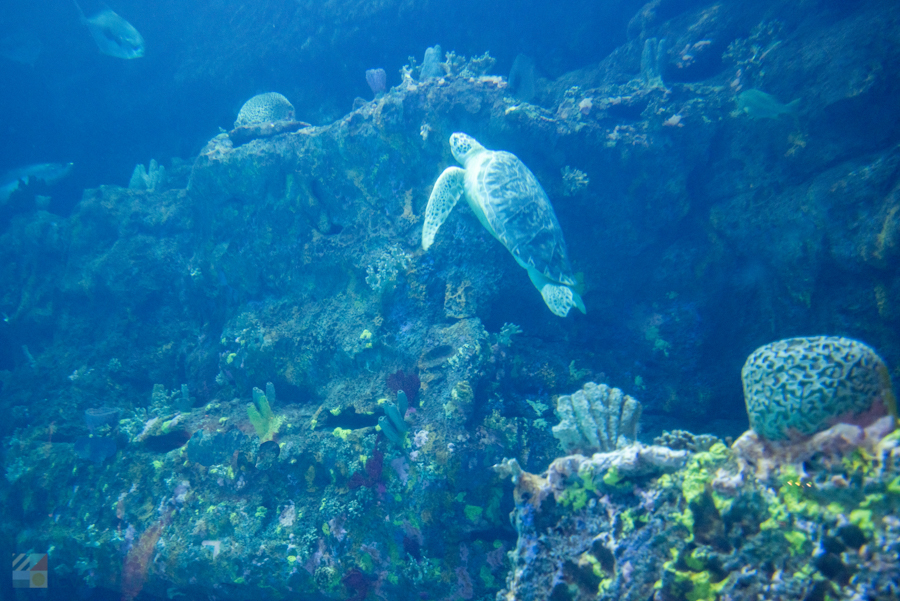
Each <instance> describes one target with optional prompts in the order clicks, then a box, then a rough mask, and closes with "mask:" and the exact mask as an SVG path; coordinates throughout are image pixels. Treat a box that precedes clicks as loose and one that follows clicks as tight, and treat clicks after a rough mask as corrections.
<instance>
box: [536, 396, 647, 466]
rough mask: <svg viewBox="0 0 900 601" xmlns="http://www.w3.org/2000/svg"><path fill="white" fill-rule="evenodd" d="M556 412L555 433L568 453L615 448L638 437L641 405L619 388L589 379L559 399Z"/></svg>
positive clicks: (611, 449) (612, 449)
mask: <svg viewBox="0 0 900 601" xmlns="http://www.w3.org/2000/svg"><path fill="white" fill-rule="evenodd" d="M556 415H557V416H558V417H559V419H560V423H559V424H557V425H556V426H553V436H555V437H556V438H557V439H558V440H559V444H560V446H562V448H563V450H564V451H566V452H567V453H571V452H573V451H593V450H599V451H614V450H616V449H618V448H621V447H623V446H626V445H628V444H629V443H630V442H632V441H634V440H635V438H636V437H637V429H638V420H639V419H640V417H641V404H640V403H639V402H637V401H636V400H634V399H633V398H631V397H630V396H628V395H627V394H625V393H624V392H622V391H621V390H619V389H618V388H610V387H609V386H607V385H606V384H600V385H597V384H594V383H593V382H588V383H587V384H585V385H584V387H583V388H582V389H581V390H579V391H577V392H575V393H574V394H571V395H561V396H560V397H559V398H558V399H557V400H556Z"/></svg>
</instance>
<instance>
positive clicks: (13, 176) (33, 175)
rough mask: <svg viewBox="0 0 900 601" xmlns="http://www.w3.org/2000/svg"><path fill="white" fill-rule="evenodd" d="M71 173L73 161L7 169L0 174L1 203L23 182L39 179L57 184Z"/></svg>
mask: <svg viewBox="0 0 900 601" xmlns="http://www.w3.org/2000/svg"><path fill="white" fill-rule="evenodd" d="M70 173H72V163H40V164H37V165H26V166H25V167H19V168H18V169H13V170H12V171H7V172H6V173H4V174H3V175H2V176H0V203H5V202H6V201H7V200H9V197H10V196H11V195H12V193H13V192H15V191H16V190H18V189H19V186H20V185H21V184H22V183H26V184H27V183H29V182H31V180H32V179H39V180H42V181H44V182H45V183H47V184H55V183H56V182H58V181H59V180H61V179H62V178H64V177H66V176H67V175H69V174H70Z"/></svg>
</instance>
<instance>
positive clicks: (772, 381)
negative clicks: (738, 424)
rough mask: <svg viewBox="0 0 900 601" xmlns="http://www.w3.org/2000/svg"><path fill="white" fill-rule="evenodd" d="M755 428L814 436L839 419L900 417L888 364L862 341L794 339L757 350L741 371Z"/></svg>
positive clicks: (770, 435)
mask: <svg viewBox="0 0 900 601" xmlns="http://www.w3.org/2000/svg"><path fill="white" fill-rule="evenodd" d="M741 380H742V381H743V384H744V402H745V403H746V404H747V413H748V414H749V415H750V427H751V428H753V430H754V431H756V433H757V434H759V435H760V436H762V437H763V438H766V439H768V440H784V439H788V438H795V437H797V436H810V435H812V434H815V433H816V432H819V431H822V430H825V429H827V428H829V427H830V426H832V425H834V424H836V423H839V422H849V423H858V424H861V425H867V424H868V423H870V422H872V421H873V420H874V419H877V418H878V417H881V416H884V415H886V414H891V415H895V416H896V400H895V398H894V394H893V391H892V389H891V379H890V376H889V375H888V370H887V367H886V366H885V364H884V361H882V360H881V357H879V356H878V355H877V354H876V353H875V351H874V350H872V349H871V348H870V347H868V346H867V345H865V344H863V343H862V342H859V341H856V340H851V339H849V338H841V337H838V336H813V337H808V338H788V339H786V340H779V341H777V342H772V343H770V344H767V345H765V346H762V347H760V348H758V349H756V350H755V351H754V352H753V354H751V355H750V356H749V357H748V358H747V361H746V363H744V368H743V369H742V370H741Z"/></svg>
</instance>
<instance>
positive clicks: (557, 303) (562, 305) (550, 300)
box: [528, 267, 587, 317]
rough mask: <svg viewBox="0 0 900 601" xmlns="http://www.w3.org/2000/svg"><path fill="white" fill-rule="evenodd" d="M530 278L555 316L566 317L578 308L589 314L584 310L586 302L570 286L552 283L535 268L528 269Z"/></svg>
mask: <svg viewBox="0 0 900 601" xmlns="http://www.w3.org/2000/svg"><path fill="white" fill-rule="evenodd" d="M528 277H530V278H531V283H532V284H534V287H535V288H537V289H538V290H540V292H541V296H543V297H544V302H545V303H547V306H548V307H550V310H551V311H553V314H554V315H559V316H560V317H565V316H566V315H568V314H569V309H571V308H572V307H578V310H579V311H581V312H582V313H587V311H586V310H585V308H584V301H582V300H581V297H580V296H579V295H578V293H577V292H575V291H574V290H572V289H571V288H569V287H568V286H564V285H562V284H556V283H554V282H551V281H550V280H549V279H547V278H546V277H545V276H544V275H543V274H541V273H540V272H538V271H537V270H536V269H534V268H533V267H532V268H530V269H528Z"/></svg>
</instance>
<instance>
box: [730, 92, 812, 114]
mask: <svg viewBox="0 0 900 601" xmlns="http://www.w3.org/2000/svg"><path fill="white" fill-rule="evenodd" d="M737 107H738V111H739V112H741V113H745V114H747V115H749V116H750V117H751V118H752V119H777V118H778V117H780V116H782V115H795V114H797V111H798V110H799V109H800V99H799V98H797V99H796V100H793V101H791V102H789V103H787V104H782V103H780V102H778V99H777V98H775V97H774V96H772V95H771V94H766V93H765V92H763V91H762V90H757V89H756V88H751V89H749V90H746V91H744V92H741V93H740V94H738V97H737Z"/></svg>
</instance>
